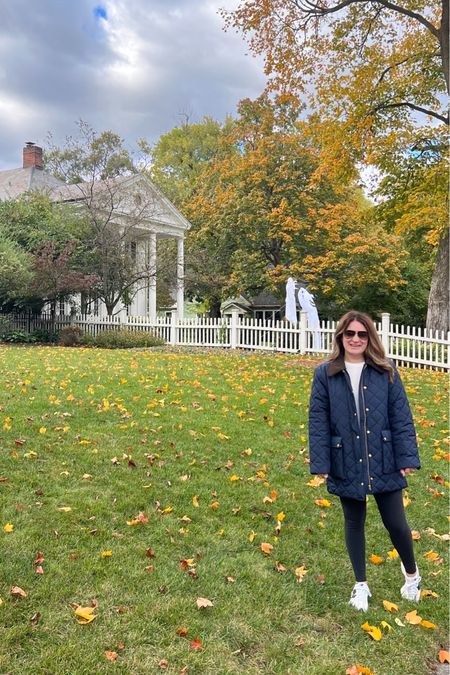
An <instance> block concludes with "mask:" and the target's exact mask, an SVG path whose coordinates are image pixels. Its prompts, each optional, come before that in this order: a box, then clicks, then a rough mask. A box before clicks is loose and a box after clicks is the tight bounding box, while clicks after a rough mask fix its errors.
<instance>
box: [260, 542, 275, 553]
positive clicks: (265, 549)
mask: <svg viewBox="0 0 450 675" xmlns="http://www.w3.org/2000/svg"><path fill="white" fill-rule="evenodd" d="M272 550H273V546H272V544H268V543H267V542H263V543H262V544H261V551H262V552H263V553H264V555H270V554H271V553H272Z"/></svg>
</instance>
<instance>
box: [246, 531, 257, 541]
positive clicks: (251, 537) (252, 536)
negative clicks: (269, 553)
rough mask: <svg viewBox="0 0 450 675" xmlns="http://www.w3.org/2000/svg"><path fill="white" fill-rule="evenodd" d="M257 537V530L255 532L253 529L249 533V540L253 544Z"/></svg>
mask: <svg viewBox="0 0 450 675" xmlns="http://www.w3.org/2000/svg"><path fill="white" fill-rule="evenodd" d="M255 537H256V532H254V531H253V530H252V531H251V532H250V534H249V535H248V540H249V542H250V543H251V544H252V543H253V542H254V541H255Z"/></svg>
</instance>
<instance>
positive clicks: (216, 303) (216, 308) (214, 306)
mask: <svg viewBox="0 0 450 675" xmlns="http://www.w3.org/2000/svg"><path fill="white" fill-rule="evenodd" d="M210 303H211V306H210V309H209V317H210V318H211V319H220V317H221V313H220V305H221V302H220V299H218V298H211V300H210Z"/></svg>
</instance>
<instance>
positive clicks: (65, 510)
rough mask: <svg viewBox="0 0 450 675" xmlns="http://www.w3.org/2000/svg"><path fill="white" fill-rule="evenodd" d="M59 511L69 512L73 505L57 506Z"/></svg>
mask: <svg viewBox="0 0 450 675" xmlns="http://www.w3.org/2000/svg"><path fill="white" fill-rule="evenodd" d="M57 511H62V512H63V513H69V511H72V507H71V506H59V507H58V508H57Z"/></svg>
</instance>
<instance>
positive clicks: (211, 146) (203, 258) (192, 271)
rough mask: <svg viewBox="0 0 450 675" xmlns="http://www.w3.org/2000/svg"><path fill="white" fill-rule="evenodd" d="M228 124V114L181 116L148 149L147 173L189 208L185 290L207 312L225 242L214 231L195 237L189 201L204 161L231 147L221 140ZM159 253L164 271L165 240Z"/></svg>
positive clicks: (225, 269)
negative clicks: (210, 236) (189, 119)
mask: <svg viewBox="0 0 450 675" xmlns="http://www.w3.org/2000/svg"><path fill="white" fill-rule="evenodd" d="M233 124H234V122H233V120H232V119H231V118H226V120H225V122H224V123H223V124H221V123H219V122H217V121H216V120H213V119H211V118H209V117H205V118H204V119H203V120H202V121H201V122H196V123H192V124H189V123H188V122H187V121H185V122H183V124H181V125H180V126H179V127H176V128H175V129H172V130H171V131H169V132H168V133H167V134H164V135H162V136H161V137H160V138H159V140H158V141H157V143H156V144H155V146H154V147H153V148H151V149H149V154H150V156H151V167H150V169H149V174H150V177H151V179H152V180H153V181H154V182H155V183H156V185H158V187H160V188H161V190H162V191H163V192H164V194H167V196H168V197H169V198H170V199H171V200H172V201H173V203H174V204H175V205H176V206H177V207H178V208H179V209H181V210H183V211H189V217H190V220H191V222H192V224H193V228H192V229H191V230H190V231H189V232H188V234H187V238H186V265H185V279H184V281H185V289H186V294H187V295H188V296H190V297H191V298H196V299H199V300H202V301H206V305H207V307H208V311H209V313H210V315H211V316H212V317H219V316H220V304H221V301H222V299H223V289H224V288H225V287H226V283H227V279H228V278H229V276H230V273H231V270H230V265H229V246H228V243H225V242H224V241H222V235H221V234H219V232H216V236H215V237H214V238H213V239H208V238H203V239H199V238H198V237H196V235H195V230H196V211H195V208H194V209H191V208H190V205H191V204H192V203H193V201H194V198H195V195H196V194H197V192H198V190H199V189H200V187H201V183H202V175H203V172H204V170H205V167H207V166H209V165H210V164H211V162H212V161H213V160H214V159H215V158H217V157H218V156H219V155H220V156H223V155H226V154H230V153H235V152H236V151H237V149H236V147H235V146H230V145H229V144H227V143H224V142H223V138H224V136H226V135H227V134H228V133H229V132H230V130H231V129H232V127H233ZM222 234H223V233H222ZM219 240H220V241H221V243H220V244H219ZM162 244H163V246H164V243H163V242H162ZM164 254H165V257H166V258H167V261H168V264H167V271H168V270H170V269H171V265H170V242H167V243H166V245H165V251H164ZM172 259H173V255H172ZM172 268H173V263H172ZM172 278H173V277H172Z"/></svg>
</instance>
